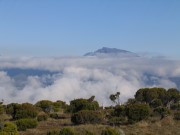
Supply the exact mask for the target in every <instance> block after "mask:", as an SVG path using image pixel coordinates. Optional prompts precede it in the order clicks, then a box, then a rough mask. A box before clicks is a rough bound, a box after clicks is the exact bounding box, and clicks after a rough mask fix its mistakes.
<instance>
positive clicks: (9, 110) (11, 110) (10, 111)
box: [6, 103, 20, 119]
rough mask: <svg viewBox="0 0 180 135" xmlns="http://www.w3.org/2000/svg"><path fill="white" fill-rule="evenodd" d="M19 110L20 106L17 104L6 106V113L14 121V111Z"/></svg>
mask: <svg viewBox="0 0 180 135" xmlns="http://www.w3.org/2000/svg"><path fill="white" fill-rule="evenodd" d="M18 108H20V104H17V103H11V104H8V105H7V106H6V113H7V114H9V115H11V116H12V117H13V119H15V116H16V111H17V109H18Z"/></svg>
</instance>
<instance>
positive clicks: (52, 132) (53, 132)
mask: <svg viewBox="0 0 180 135" xmlns="http://www.w3.org/2000/svg"><path fill="white" fill-rule="evenodd" d="M47 135H59V131H56V130H54V131H48V132H47Z"/></svg>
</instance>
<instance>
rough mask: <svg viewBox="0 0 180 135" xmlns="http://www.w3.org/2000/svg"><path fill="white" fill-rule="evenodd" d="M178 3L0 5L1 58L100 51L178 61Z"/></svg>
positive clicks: (41, 0)
mask: <svg viewBox="0 0 180 135" xmlns="http://www.w3.org/2000/svg"><path fill="white" fill-rule="evenodd" d="M179 7H180V1H179V0H86V1H85V0H0V54H1V55H5V56H6V55H7V56H40V57H41V56H67V55H68V56H74V55H75V56H76V55H78V56H79V55H80V56H81V55H83V54H85V53H86V52H89V51H94V50H97V49H99V48H101V47H103V46H106V47H112V48H119V49H124V50H128V51H132V52H137V53H156V54H159V55H166V56H170V57H176V58H180V53H179V50H180V8H179Z"/></svg>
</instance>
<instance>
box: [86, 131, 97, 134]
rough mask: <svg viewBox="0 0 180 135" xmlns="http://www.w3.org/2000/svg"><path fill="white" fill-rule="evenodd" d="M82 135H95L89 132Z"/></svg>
mask: <svg viewBox="0 0 180 135" xmlns="http://www.w3.org/2000/svg"><path fill="white" fill-rule="evenodd" d="M83 135H95V134H94V133H92V132H90V131H85V133H84V134H83Z"/></svg>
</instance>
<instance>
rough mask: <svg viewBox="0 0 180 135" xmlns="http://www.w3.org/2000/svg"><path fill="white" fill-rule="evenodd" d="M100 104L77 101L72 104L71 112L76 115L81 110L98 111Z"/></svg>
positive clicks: (84, 100)
mask: <svg viewBox="0 0 180 135" xmlns="http://www.w3.org/2000/svg"><path fill="white" fill-rule="evenodd" d="M98 108H99V104H98V102H97V101H90V100H88V99H82V98H80V99H75V100H72V101H71V102H70V111H71V112H73V113H76V112H78V111H81V110H97V109H98Z"/></svg>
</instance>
